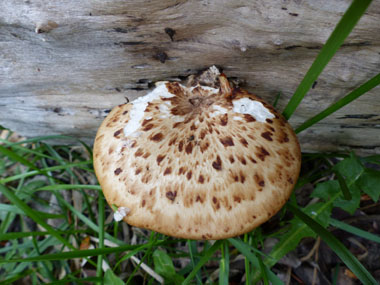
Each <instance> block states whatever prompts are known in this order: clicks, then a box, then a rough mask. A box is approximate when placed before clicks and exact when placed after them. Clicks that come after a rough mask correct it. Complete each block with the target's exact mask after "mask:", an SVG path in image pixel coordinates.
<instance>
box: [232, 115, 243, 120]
mask: <svg viewBox="0 0 380 285" xmlns="http://www.w3.org/2000/svg"><path fill="white" fill-rule="evenodd" d="M232 119H233V120H235V121H243V118H242V117H238V116H234V117H232Z"/></svg>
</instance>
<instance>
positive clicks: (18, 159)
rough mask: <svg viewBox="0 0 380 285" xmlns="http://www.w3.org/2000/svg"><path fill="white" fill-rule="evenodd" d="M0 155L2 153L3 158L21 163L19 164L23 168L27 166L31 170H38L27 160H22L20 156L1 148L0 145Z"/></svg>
mask: <svg viewBox="0 0 380 285" xmlns="http://www.w3.org/2000/svg"><path fill="white" fill-rule="evenodd" d="M0 153H2V154H4V155H5V156H7V157H9V158H10V159H12V160H13V161H16V162H19V163H21V164H23V165H25V166H28V167H29V168H31V169H34V170H37V171H39V169H38V168H37V167H36V166H35V165H34V164H33V163H31V162H30V161H29V160H27V159H25V158H23V157H22V156H19V155H18V154H17V153H15V152H14V151H11V150H9V149H7V148H6V147H3V146H2V145H0Z"/></svg>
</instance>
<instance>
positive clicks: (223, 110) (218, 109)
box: [210, 105, 227, 118]
mask: <svg viewBox="0 0 380 285" xmlns="http://www.w3.org/2000/svg"><path fill="white" fill-rule="evenodd" d="M212 108H213V109H214V110H215V111H214V112H212V113H210V117H211V118H213V117H215V116H218V115H223V114H226V113H227V109H226V108H223V107H221V106H219V105H213V106H212Z"/></svg>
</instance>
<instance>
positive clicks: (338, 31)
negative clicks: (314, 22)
mask: <svg viewBox="0 0 380 285" xmlns="http://www.w3.org/2000/svg"><path fill="white" fill-rule="evenodd" d="M371 2H372V0H354V1H353V2H352V4H351V5H350V7H349V8H348V9H347V11H346V12H345V13H344V15H343V17H342V18H341V19H340V21H339V23H338V24H337V26H336V27H335V29H334V31H333V32H332V34H331V35H330V37H329V38H328V40H327V42H326V44H325V45H324V46H323V47H322V49H321V51H320V52H319V54H318V56H317V58H316V59H315V60H314V62H313V64H312V65H311V67H310V69H309V70H308V71H307V73H306V75H305V77H304V78H303V80H302V81H301V83H300V84H299V85H298V88H297V90H296V92H295V93H294V94H293V96H292V98H291V99H290V101H289V103H288V105H287V106H286V107H285V110H284V112H283V115H284V117H285V118H286V119H289V118H290V117H291V115H292V114H293V113H294V111H295V110H296V108H297V106H298V105H299V104H300V103H301V101H302V99H303V98H304V97H305V95H306V93H307V92H308V91H309V90H310V88H311V86H312V85H313V83H314V81H315V80H316V79H317V78H318V76H319V75H320V74H321V72H322V71H323V69H324V68H325V67H326V65H327V63H328V62H329V61H330V60H331V58H332V57H333V56H334V54H335V53H336V51H337V50H338V49H339V47H340V46H341V45H342V44H343V42H344V40H345V39H346V37H347V36H348V35H349V34H350V32H351V31H352V29H353V28H354V27H355V25H356V23H357V22H358V21H359V19H360V18H361V16H362V15H363V14H364V12H365V11H366V10H367V8H368V6H369V4H371Z"/></svg>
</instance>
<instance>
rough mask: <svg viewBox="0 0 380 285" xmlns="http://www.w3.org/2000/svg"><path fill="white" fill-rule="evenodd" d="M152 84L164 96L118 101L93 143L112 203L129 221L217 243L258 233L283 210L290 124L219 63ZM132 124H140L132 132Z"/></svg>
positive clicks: (292, 141)
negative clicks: (244, 108)
mask: <svg viewBox="0 0 380 285" xmlns="http://www.w3.org/2000/svg"><path fill="white" fill-rule="evenodd" d="M199 83H201V84H202V85H203V86H201V85H199ZM156 90H160V91H159V92H161V93H159V94H160V95H159V96H153V95H149V94H148V95H147V96H151V97H143V98H148V99H146V101H144V102H145V103H144V104H145V105H144V104H142V103H138V102H139V101H134V102H131V103H128V104H124V105H120V106H117V107H115V108H114V109H113V110H112V111H111V112H110V114H109V115H108V116H107V118H106V119H105V120H104V122H103V123H102V125H101V126H100V128H99V130H98V133H97V136H96V139H95V144H94V166H95V171H96V175H97V177H98V179H99V182H100V184H101V186H102V189H103V192H104V195H105V197H106V199H107V201H108V203H109V204H115V205H116V206H118V207H127V208H128V209H130V212H129V214H128V215H127V216H126V217H125V218H124V220H125V221H126V222H128V223H129V224H131V225H134V226H138V227H144V228H148V229H151V230H155V231H158V232H161V233H164V234H168V235H171V236H176V237H181V238H190V239H221V238H228V237H232V236H237V235H240V234H243V233H245V232H248V231H250V230H252V229H253V228H255V227H257V226H259V225H260V224H262V223H263V222H265V221H266V220H268V219H269V218H270V217H271V216H273V215H274V214H275V213H276V212H277V211H278V210H279V209H280V208H281V207H282V206H283V204H284V203H285V202H286V200H287V199H288V198H289V196H290V193H291V191H292V189H293V187H294V184H295V182H296V181H297V178H298V174H299V170H300V157H301V156H300V148H299V144H298V141H297V138H296V136H295V134H294V132H293V130H292V128H291V127H290V125H289V124H288V123H287V122H286V120H285V119H284V118H283V117H282V116H281V115H280V114H279V113H277V112H276V111H275V110H274V109H273V107H271V106H270V105H268V104H267V103H265V102H264V101H263V100H262V99H260V98H258V97H256V96H254V95H252V94H249V93H248V92H247V91H245V90H242V89H238V88H233V87H232V86H231V84H230V83H229V82H228V80H227V78H226V77H225V76H224V75H223V74H222V75H220V74H219V72H218V70H217V69H216V68H210V69H209V70H207V71H206V72H204V73H202V74H201V75H199V76H198V77H191V78H190V80H189V81H188V84H187V85H186V86H183V85H181V84H179V83H177V82H175V83H163V84H162V85H159V86H158V87H157V88H156V89H155V91H153V93H150V94H155V93H154V92H156ZM157 92H158V91H157ZM149 98H150V99H149ZM243 98H249V99H250V100H252V101H258V102H260V103H261V104H263V108H265V109H266V111H267V112H268V114H269V115H270V116H267V117H266V118H264V120H263V119H260V117H256V116H255V115H251V114H245V113H243V112H241V113H239V112H238V111H236V110H235V109H234V108H235V107H234V106H235V105H234V103H235V104H236V102H239V100H241V99H243ZM139 104H140V105H139ZM138 107H139V108H140V109H138ZM139 112H140V113H139ZM139 114H140V115H139ZM130 122H132V123H134V124H135V126H136V128H135V129H134V132H132V133H128V130H127V135H126V133H125V129H124V128H125V127H126V126H127V124H130ZM132 123H131V124H130V125H128V126H132Z"/></svg>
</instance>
